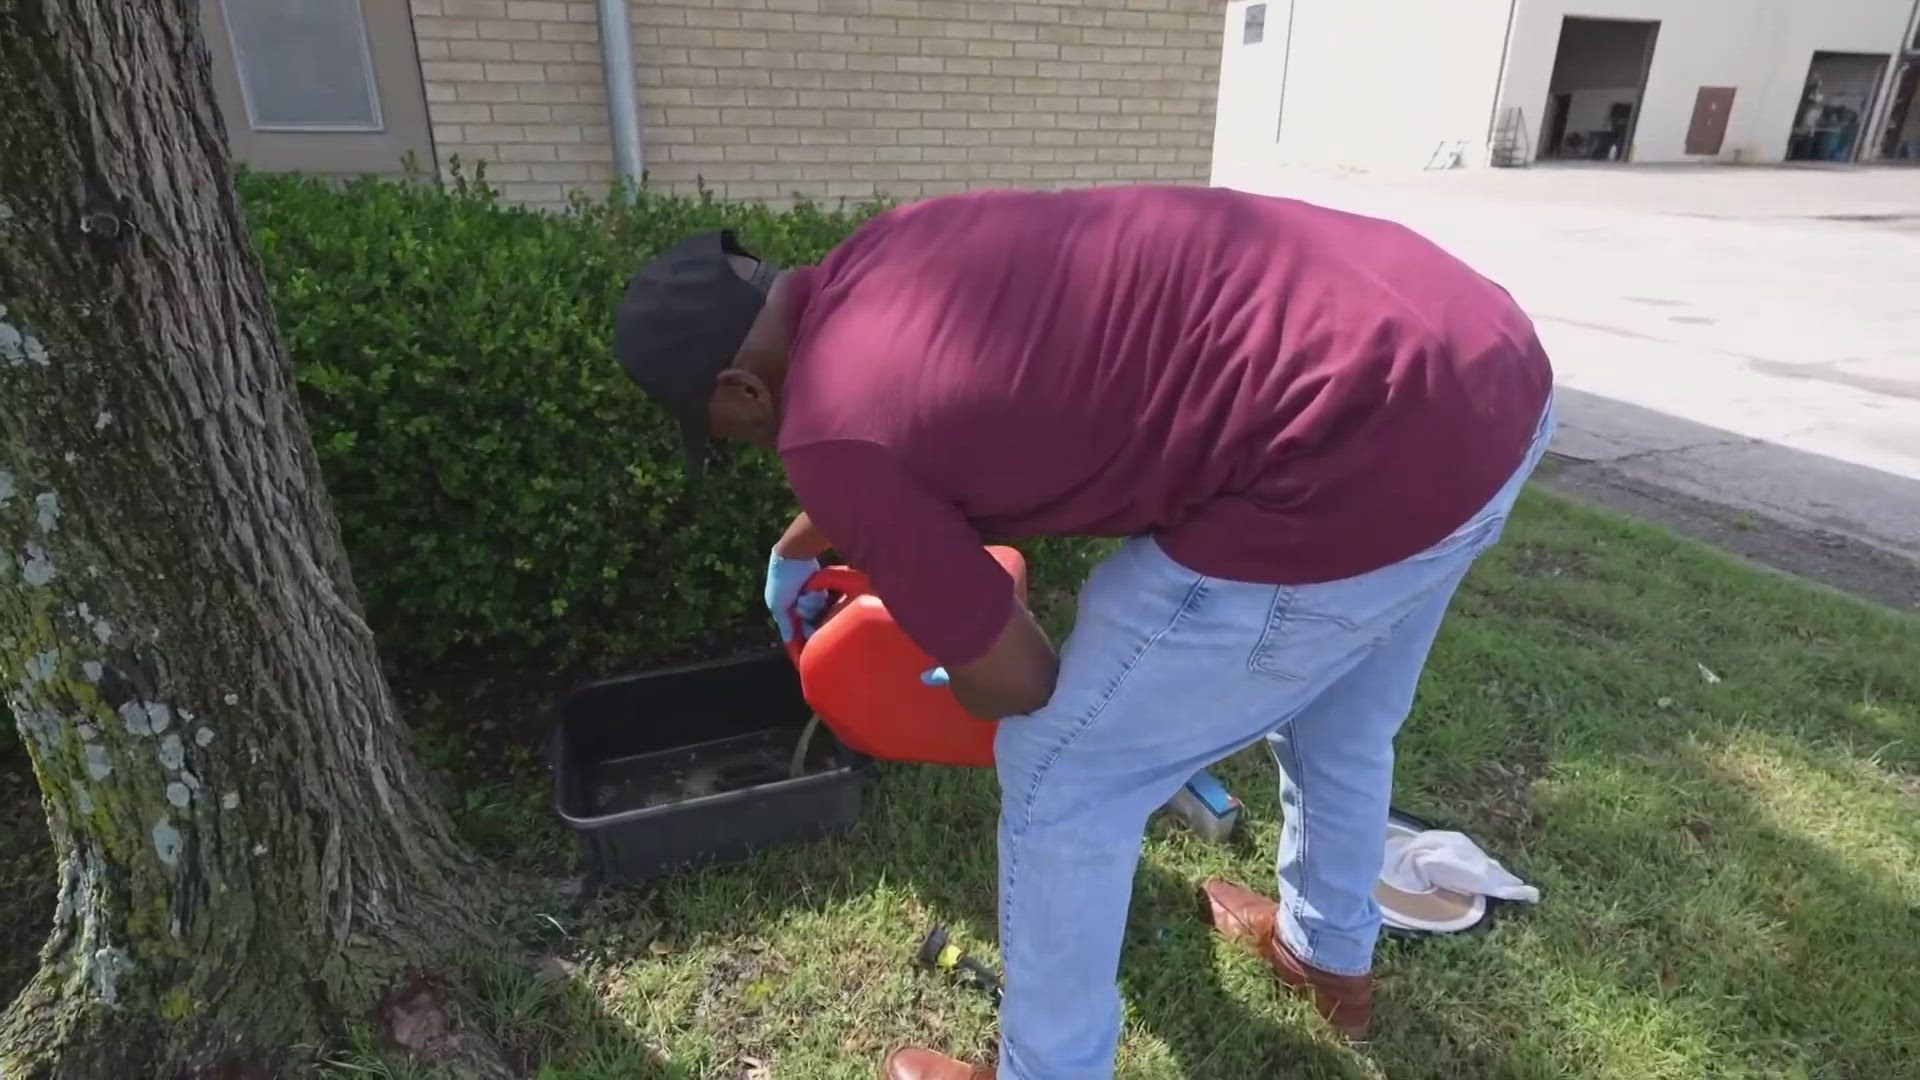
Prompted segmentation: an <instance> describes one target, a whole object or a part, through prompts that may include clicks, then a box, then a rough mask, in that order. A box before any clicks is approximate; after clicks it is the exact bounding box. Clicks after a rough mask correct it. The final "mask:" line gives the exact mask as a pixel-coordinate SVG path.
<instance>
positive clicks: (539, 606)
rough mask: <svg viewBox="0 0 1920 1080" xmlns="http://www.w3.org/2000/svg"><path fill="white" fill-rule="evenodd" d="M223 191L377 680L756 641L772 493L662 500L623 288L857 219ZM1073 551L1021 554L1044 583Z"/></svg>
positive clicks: (786, 245)
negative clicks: (245, 240)
mask: <svg viewBox="0 0 1920 1080" xmlns="http://www.w3.org/2000/svg"><path fill="white" fill-rule="evenodd" d="M240 188H241V192H242V195H243V198H244V199H245V201H246V205H247V209H248V213H249V216H250V218H251V222H252V227H253V235H254V242H255V244H256V245H257V246H258V248H259V251H260V253H261V256H262V258H263V261H264V263H265V267H266V272H267V277H268V281H269V285H270V288H271V291H272V295H273V302H274V305H275V307H276V309H277V310H278V313H279V316H280V325H281V331H282V333H283V335H284V337H285V340H286V343H287V346H288V348H289V349H290V350H291V352H292V355H293V359H294V363H295V366H296V371H297V373H298V377H299V384H300V388H301V393H302V398H303V401H304V404H305V407H306V412H307V417H308V420H309V422H310V424H311V425H312V428H313V437H314V442H315V445H316V447H317V448H318V451H319V454H320V460H321V463H322V467H323V469H324V471H325V474H326V479H327V483H328V486H329V488H330V490H331V492H332V494H333V499H334V504H335V506H336V508H337V510H338V512H339V516H340V521H341V525H342V528H343V530H344V533H345V537H346V543H347V547H348V550H349V553H350V555H351V556H352V560H353V567H354V574H355V578H356V580H357V582H358V584H359V587H360V590H361V592H362V594H363V596H364V598H365V600H366V602H367V606H368V608H369V612H370V615H371V618H372V620H373V622H374V624H375V629H376V630H377V632H378V633H379V635H380V638H381V642H382V647H383V650H384V651H385V652H386V654H387V655H388V658H389V661H390V662H391V663H393V664H394V665H396V667H397V668H399V669H400V670H402V671H405V670H409V669H413V668H415V667H417V666H418V665H421V664H425V663H432V662H437V661H442V660H444V659H446V658H448V657H449V656H458V655H478V656H481V657H484V658H485V659H486V660H487V661H488V662H492V663H520V664H529V665H536V666H539V667H543V668H555V667H564V666H572V665H575V664H580V663H591V664H596V665H599V664H613V665H625V664H634V663H648V662H661V661H669V660H676V659H681V658H686V657H690V656H699V655H714V654H718V653H722V652H727V651H732V650H735V649H738V648H741V647H743V646H746V645H749V644H753V643H756V642H765V641H769V640H770V639H771V633H772V628H771V625H770V623H769V622H768V620H767V617H766V613H765V611H764V609H763V608H762V606H761V602H760V599H759V596H760V590H761V580H760V577H761V574H762V572H763V570H764V567H765V553H766V549H767V547H768V546H769V545H770V544H771V543H772V541H773V540H774V539H775V538H776V536H777V535H778V533H779V530H780V528H781V526H782V524H783V522H784V520H785V518H786V516H787V515H789V514H791V512H792V511H793V509H794V506H793V504H792V496H791V494H790V493H789V492H788V490H787V488H786V485H785V482H784V480H783V479H782V477H781V474H780V469H779V465H778V462H777V461H775V460H774V459H773V458H772V457H771V456H770V455H766V454H763V453H760V452H757V451H743V452H740V453H737V454H735V455H734V456H732V457H731V458H730V459H729V460H727V461H726V462H725V463H723V464H718V465H716V467H715V468H714V469H713V470H711V471H710V472H709V486H708V489H707V491H706V492H705V493H704V494H703V497H702V499H701V501H700V503H699V504H698V506H697V507H693V506H689V505H687V504H686V502H685V500H684V499H683V494H684V490H683V485H682V473H681V468H680V465H679V462H678V456H677V451H676V448H675V437H674V432H673V430H672V427H671V425H670V424H669V423H668V422H667V421H666V419H665V417H664V416H663V415H662V414H661V413H660V412H659V411H658V410H656V409H654V408H653V407H652V406H651V405H649V404H647V403H646V401H645V399H644V398H643V397H642V396H641V394H640V392H639V391H638V390H637V389H636V388H634V387H633V386H632V384H631V383H629V382H628V381H627V379H626V377H625V376H624V375H623V374H622V373H621V372H620V371H619V369H618V367H617V365H615V364H614V362H613V360H612V358H611V354H610V347H609V338H610V334H611V326H612V319H613V311H614V307H615V304H616V303H617V301H618V298H619V296H620V294H621V291H622V290H623V288H624V286H625V283H626V280H627V278H628V277H629V276H630V275H631V273H632V272H633V270H634V269H635V268H636V267H637V266H638V265H639V264H640V263H641V262H642V261H643V260H644V259H646V258H647V257H648V256H649V255H651V254H652V253H654V252H656V251H658V250H659V249H661V248H662V247H664V246H665V245H667V244H669V243H671V242H672V241H674V240H676V239H678V238H679V237H681V236H683V235H684V234H686V233H688V232H690V231H693V230H696V229H700V228H712V227H716V226H720V225H727V226H730V227H733V228H735V229H738V230H739V231H740V233H741V235H742V238H743V240H744V241H745V242H746V243H747V244H748V245H749V246H751V247H753V248H754V249H756V250H758V251H761V252H762V253H764V254H765V255H767V257H769V258H771V259H774V260H776V261H779V262H781V263H783V264H785V265H800V264H804V263H809V262H813V261H817V260H818V259H819V258H820V257H821V256H823V255H824V254H825V253H826V252H827V250H828V249H829V248H831V247H832V246H833V245H834V244H835V243H837V242H838V241H839V240H840V239H841V238H842V237H844V236H846V235H847V234H848V232H850V231H851V230H852V229H853V228H854V227H855V226H856V225H858V224H859V222H860V221H861V220H863V218H864V217H865V216H867V215H868V214H870V213H872V212H873V211H874V210H875V209H876V208H875V207H861V208H858V209H854V210H850V211H838V210H828V209H823V208H820V207H816V206H808V205H802V206H800V207H798V208H796V209H793V210H788V211H774V210H770V209H767V208H765V207H762V206H757V205H729V204H724V203H720V202H717V201H714V200H711V199H704V198H702V199H676V198H665V197H660V196H655V195H646V196H643V197H641V198H639V199H633V200H617V201H609V202H605V203H597V204H587V203H580V204H577V205H576V206H574V208H573V209H572V210H570V211H569V212H567V213H564V214H551V213H539V212H533V211H528V210H523V209H520V208H516V207H512V206H508V205H505V204H503V203H501V202H500V201H499V200H498V199H497V198H496V197H495V196H494V195H493V194H492V193H490V192H489V191H488V190H487V189H486V188H485V187H484V186H481V185H480V184H474V183H465V182H456V183H454V184H451V185H449V186H446V187H438V186H432V185H426V184H419V183H407V182H395V181H380V180H363V181H358V182H355V183H351V184H348V185H345V186H339V185H335V184H331V183H328V182H325V181H320V180H314V179H306V178H299V177H290V176H269V175H262V174H244V175H242V176H241V178H240ZM1085 550H1086V549H1085V548H1083V547H1076V546H1070V545H1056V546H1054V547H1053V548H1052V549H1051V550H1048V551H1045V552H1043V553H1042V555H1041V557H1040V559H1039V560H1038V562H1037V567H1036V575H1037V577H1039V578H1040V579H1041V584H1042V587H1043V588H1046V587H1048V586H1052V587H1053V588H1059V587H1062V586H1065V585H1067V584H1068V579H1070V578H1074V577H1075V576H1076V575H1077V574H1078V573H1079V572H1080V570H1081V569H1082V564H1083V563H1084V553H1085Z"/></svg>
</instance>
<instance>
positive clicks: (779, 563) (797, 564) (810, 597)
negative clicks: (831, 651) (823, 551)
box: [766, 553, 827, 645]
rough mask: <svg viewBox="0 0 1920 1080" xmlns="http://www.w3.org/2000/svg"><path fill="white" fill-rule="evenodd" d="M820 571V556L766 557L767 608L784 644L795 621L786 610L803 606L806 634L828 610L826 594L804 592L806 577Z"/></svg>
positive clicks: (788, 639)
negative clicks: (808, 557)
mask: <svg viewBox="0 0 1920 1080" xmlns="http://www.w3.org/2000/svg"><path fill="white" fill-rule="evenodd" d="M819 570H820V560H818V559H787V558H782V557H781V556H780V555H779V554H778V553H775V554H774V555H772V556H771V557H769V558H768V560H767V592H766V600H767V610H768V611H770V612H772V613H773V623H774V625H775V626H778V627H779V628H780V643H781V644H783V645H784V644H787V643H788V642H789V641H790V640H791V639H792V638H793V623H792V622H791V621H790V620H788V618H787V612H788V611H789V610H790V609H792V608H793V607H794V606H795V605H798V606H799V609H800V620H801V622H802V624H803V625H802V627H801V631H800V632H801V635H802V636H803V637H805V636H810V635H812V633H813V624H814V620H816V619H818V618H819V617H820V615H821V613H822V612H824V611H826V610H827V594H826V593H824V592H820V591H814V592H805V591H804V590H805V589H806V587H807V580H808V579H809V578H811V577H813V575H814V574H816V573H818V572H819Z"/></svg>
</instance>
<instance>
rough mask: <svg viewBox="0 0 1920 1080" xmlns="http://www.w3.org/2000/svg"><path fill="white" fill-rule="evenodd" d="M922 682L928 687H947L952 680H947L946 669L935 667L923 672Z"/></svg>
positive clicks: (921, 675)
mask: <svg viewBox="0 0 1920 1080" xmlns="http://www.w3.org/2000/svg"><path fill="white" fill-rule="evenodd" d="M920 681H921V682H923V683H926V684H927V685H928V686H946V685H947V684H948V683H949V682H950V681H951V680H949V679H948V678H947V669H946V668H943V667H935V668H928V669H927V670H925V671H923V672H921V673H920Z"/></svg>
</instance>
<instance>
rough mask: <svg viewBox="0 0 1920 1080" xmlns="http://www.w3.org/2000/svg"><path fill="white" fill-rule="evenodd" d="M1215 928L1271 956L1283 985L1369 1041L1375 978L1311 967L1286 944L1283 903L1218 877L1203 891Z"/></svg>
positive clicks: (1342, 1030) (1353, 1035)
mask: <svg viewBox="0 0 1920 1080" xmlns="http://www.w3.org/2000/svg"><path fill="white" fill-rule="evenodd" d="M1201 891H1202V893H1204V894H1205V897H1206V902H1207V918H1208V920H1209V921H1211V922H1212V923H1213V928H1214V929H1215V930H1218V931H1219V932H1220V933H1222V934H1225V935H1226V936H1227V937H1230V938H1232V939H1233V940H1235V941H1239V942H1244V943H1245V944H1246V945H1248V946H1249V947H1251V948H1252V949H1253V951H1255V952H1257V953H1259V954H1260V955H1261V956H1263V957H1266V960H1267V963H1269V964H1271V965H1273V971H1274V974H1276V975H1278V976H1280V981H1281V982H1283V983H1285V984H1286V985H1287V986H1289V987H1292V988H1293V990H1294V991H1295V992H1297V993H1299V994H1301V995H1302V996H1305V997H1310V998H1312V1000H1313V1007H1314V1009H1315V1010H1316V1011H1318V1012H1319V1013H1320V1015H1321V1016H1322V1017H1325V1018H1326V1021H1327V1023H1329V1024H1332V1025H1333V1026H1334V1029H1335V1030H1337V1031H1339V1032H1340V1034H1342V1035H1344V1036H1346V1037H1347V1038H1349V1039H1364V1038H1366V1037H1367V1025H1368V1023H1369V1022H1370V1021H1371V1020H1372V1019H1373V976H1372V975H1336V974H1334V973H1333V972H1331V971H1321V970H1320V969H1319V968H1317V967H1312V966H1310V965H1308V964H1307V963H1306V962H1305V961H1303V960H1301V959H1300V958H1299V957H1297V956H1295V955H1294V954H1293V950H1292V949H1289V948H1287V944H1286V942H1284V941H1282V940H1280V934H1279V930H1278V922H1279V916H1280V905H1279V904H1277V903H1275V902H1274V901H1272V900H1269V899H1267V898H1266V897H1264V896H1261V895H1260V894H1259V893H1257V892H1254V891H1253V890H1252V889H1249V888H1247V887H1245V886H1243V885H1236V884H1234V883H1233V882H1231V881H1223V880H1221V879H1219V878H1215V879H1213V880H1212V881H1209V882H1207V884H1206V885H1205V886H1204V887H1203V888H1202V890H1201Z"/></svg>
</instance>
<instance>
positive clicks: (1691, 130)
mask: <svg viewBox="0 0 1920 1080" xmlns="http://www.w3.org/2000/svg"><path fill="white" fill-rule="evenodd" d="M1733 89H1734V88H1733V87H1731V86H1703V87H1701V88H1700V92H1699V93H1698V94H1695V95H1694V97H1693V122H1692V123H1690V124H1688V125H1687V153H1689V154H1708V155H1717V154H1719V153H1720V144H1721V143H1724V142H1726V141H1727V117H1728V116H1730V115H1732V114H1733Z"/></svg>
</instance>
